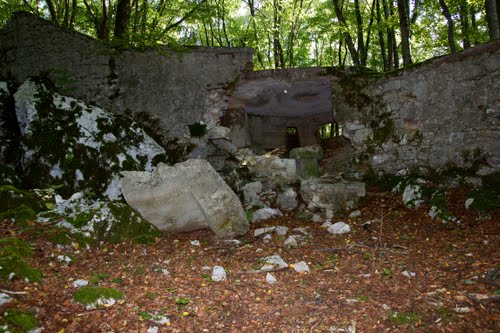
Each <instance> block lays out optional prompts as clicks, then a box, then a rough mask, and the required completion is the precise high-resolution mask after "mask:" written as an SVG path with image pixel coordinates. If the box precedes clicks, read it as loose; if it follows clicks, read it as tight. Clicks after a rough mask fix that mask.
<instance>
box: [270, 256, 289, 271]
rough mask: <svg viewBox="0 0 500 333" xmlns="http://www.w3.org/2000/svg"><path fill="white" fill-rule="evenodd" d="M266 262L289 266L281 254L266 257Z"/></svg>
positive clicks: (279, 266) (281, 266)
mask: <svg viewBox="0 0 500 333" xmlns="http://www.w3.org/2000/svg"><path fill="white" fill-rule="evenodd" d="M264 263H266V264H269V265H275V266H278V268H284V267H288V264H287V263H286V262H285V261H284V260H283V258H281V257H280V256H279V255H277V254H274V255H272V256H268V257H266V258H264Z"/></svg>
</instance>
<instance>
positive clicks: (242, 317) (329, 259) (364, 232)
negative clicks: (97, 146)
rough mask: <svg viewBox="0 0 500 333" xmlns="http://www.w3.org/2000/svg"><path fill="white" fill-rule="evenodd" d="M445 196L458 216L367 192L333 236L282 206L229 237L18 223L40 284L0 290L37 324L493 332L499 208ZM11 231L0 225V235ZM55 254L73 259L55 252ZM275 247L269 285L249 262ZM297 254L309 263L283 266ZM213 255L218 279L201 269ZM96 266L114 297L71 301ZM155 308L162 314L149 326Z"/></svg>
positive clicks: (497, 310)
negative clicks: (65, 233) (106, 232)
mask: <svg viewBox="0 0 500 333" xmlns="http://www.w3.org/2000/svg"><path fill="white" fill-rule="evenodd" d="M447 197H448V198H449V203H450V208H451V209H450V211H451V212H453V213H454V215H455V216H457V217H459V218H460V220H461V221H462V223H460V224H442V223H440V222H437V221H432V220H431V219H430V217H429V216H428V211H429V207H428V206H425V205H424V206H422V207H421V208H419V209H408V208H405V207H404V205H403V204H402V202H401V198H400V196H398V195H396V194H392V193H378V192H369V193H368V194H367V198H366V205H365V206H364V208H362V209H361V211H362V215H361V217H358V218H354V219H350V218H347V217H345V218H334V220H333V222H337V221H344V222H346V223H348V224H349V225H350V226H351V229H352V231H351V232H350V233H348V234H343V235H332V234H329V233H328V232H327V231H326V229H325V228H322V227H321V222H320V223H313V222H310V221H309V222H308V221H300V220H295V219H293V218H292V217H290V216H292V215H290V216H284V217H281V218H277V219H270V220H266V221H263V222H259V223H258V224H253V225H251V230H250V232H249V233H248V234H247V235H246V236H245V237H243V238H241V239H239V240H240V241H241V243H239V244H236V243H235V242H227V241H223V240H218V239H216V238H214V237H213V236H212V234H211V232H209V231H198V232H192V233H186V234H175V235H165V236H163V237H161V238H160V239H158V241H157V242H156V243H155V244H153V245H149V246H146V245H137V244H117V245H112V244H102V245H101V246H100V247H99V248H93V249H90V250H83V249H81V248H78V249H76V248H75V247H66V248H61V247H57V246H56V245H53V244H51V243H49V242H47V239H46V238H45V237H44V233H40V232H31V233H23V234H19V235H18V237H20V238H23V239H26V240H29V241H30V242H31V243H32V244H34V247H35V256H34V257H33V258H30V259H29V263H30V264H31V265H32V266H34V267H35V268H37V269H39V270H40V271H41V272H42V274H43V279H42V282H41V283H39V284H32V283H31V284H28V283H24V282H23V281H19V280H16V281H12V282H9V283H5V282H0V289H3V290H7V291H9V292H11V294H12V295H11V296H12V297H14V298H15V299H16V306H17V307H18V308H22V309H26V310H29V311H34V310H36V311H37V313H38V315H37V318H38V320H39V323H40V326H41V327H43V332H56V333H57V332H59V333H62V332H66V333H69V332H80V333H83V332H141V333H142V332H144V333H145V332H147V330H148V328H151V330H150V332H154V327H155V326H156V327H158V328H159V329H158V332H363V333H364V332H500V306H499V304H500V303H499V297H500V295H499V292H500V291H499V290H500V286H499V282H500V281H499V280H498V275H499V273H498V271H499V270H500V261H499V259H500V255H499V252H500V251H499V249H500V247H499V244H500V232H499V231H500V225H499V222H500V214H498V212H496V213H489V217H491V218H489V217H488V214H485V213H477V212H471V211H468V210H465V209H464V201H465V199H466V198H465V197H464V194H463V193H461V192H459V191H455V192H450V193H447ZM369 220H375V221H374V222H373V223H371V224H370V225H369V226H368V227H366V226H365V227H363V223H364V222H366V221H369ZM279 225H280V226H286V227H288V228H289V231H288V234H287V236H277V235H276V234H273V237H272V239H271V240H270V241H269V242H264V240H263V239H262V237H259V238H254V237H253V230H254V229H256V228H261V227H264V226H279ZM295 228H302V229H299V230H294V229H295ZM15 233H16V230H15V227H14V226H12V225H9V226H3V227H2V230H1V235H2V237H7V236H9V235H12V234H15ZM289 235H299V236H301V239H299V241H298V246H297V247H295V248H290V249H288V248H287V247H285V246H284V244H283V243H284V240H285V239H286V238H287V237H288V236H289ZM194 240H198V241H199V242H200V245H199V246H196V245H193V244H192V243H191V242H192V241H194ZM62 254H63V255H70V256H72V257H73V258H74V261H73V262H71V263H70V264H64V263H61V262H59V261H58V260H56V257H57V256H58V255H62ZM274 254H278V255H280V256H281V257H282V258H283V259H284V260H285V261H286V262H287V263H288V264H291V265H292V266H289V267H286V268H283V269H279V270H276V271H273V272H271V274H272V275H273V276H274V277H275V278H276V279H277V282H276V283H275V284H272V285H271V284H269V283H267V282H266V273H262V272H256V270H258V269H260V268H261V267H262V266H263V264H264V263H263V258H265V257H267V256H270V255H274ZM300 261H304V262H306V263H307V264H308V266H309V268H310V271H309V272H306V273H297V272H296V271H295V270H294V268H293V264H295V263H297V262H300ZM215 265H219V266H223V267H224V269H225V271H226V273H227V278H226V280H225V281H222V282H214V281H212V280H211V279H210V276H211V274H212V270H211V269H212V267H213V266H215ZM162 269H166V270H168V272H169V273H167V272H166V271H164V270H163V271H162ZM495 270H496V271H495ZM403 272H406V273H405V274H406V275H404V274H403ZM413 273H414V276H412V275H413ZM494 273H496V274H494ZM96 275H98V276H100V278H99V279H98V280H99V284H100V285H101V286H108V287H113V288H116V289H117V290H120V291H122V292H124V294H125V298H124V299H122V300H120V301H118V302H117V304H115V305H113V306H109V307H102V308H99V309H94V310H91V309H89V310H87V309H86V308H85V307H84V306H82V305H80V304H78V303H76V302H74V301H73V295H74V293H75V291H76V289H77V288H75V287H73V282H74V281H75V280H77V279H87V280H89V279H91V278H92V277H93V276H96ZM494 275H496V276H494ZM495 279H497V280H495ZM15 292H17V293H15ZM6 306H7V305H4V306H3V307H6ZM0 310H1V309H0ZM154 313H157V314H162V315H166V316H167V317H168V318H169V322H168V323H166V324H162V325H159V324H155V323H154V322H152V321H151V319H150V318H149V317H151V314H154ZM148 314H149V315H148Z"/></svg>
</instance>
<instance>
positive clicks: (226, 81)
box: [0, 13, 253, 138]
mask: <svg viewBox="0 0 500 333" xmlns="http://www.w3.org/2000/svg"><path fill="white" fill-rule="evenodd" d="M252 56H253V50H252V49H241V48H239V49H233V48H231V49H229V48H194V49H187V50H183V51H181V52H175V51H172V50H167V49H163V50H146V51H144V52H139V51H130V50H126V51H123V50H117V49H111V48H109V47H108V46H107V45H105V44H104V43H102V42H99V41H96V40H94V39H92V38H89V37H87V36H85V35H82V34H79V33H76V32H71V31H66V30H63V29H61V28H59V27H57V26H54V25H53V24H51V23H49V22H47V21H44V20H42V19H40V18H37V17H35V16H33V15H30V14H28V13H18V14H16V15H15V16H14V17H13V19H12V20H11V21H10V22H9V23H8V25H7V26H6V27H5V28H4V29H3V30H1V31H0V77H1V78H4V79H13V80H15V81H16V82H18V83H22V82H23V81H24V80H25V79H26V78H27V77H28V76H32V75H40V74H48V75H49V76H50V77H52V78H53V79H54V80H55V82H56V84H57V86H58V87H59V88H60V89H61V90H62V91H63V92H65V93H66V94H68V95H71V96H74V97H77V98H80V99H82V100H84V101H85V102H87V103H94V104H97V105H99V106H102V107H103V108H105V109H107V110H110V111H113V112H118V113H119V112H125V111H127V110H130V111H132V112H147V113H149V114H152V115H154V116H157V117H158V118H159V119H160V121H161V128H162V129H163V131H164V133H163V134H164V135H165V136H166V137H167V138H174V137H177V138H183V137H185V136H186V135H187V134H188V129H187V125H190V124H193V123H195V122H199V121H204V122H205V123H208V124H209V125H214V124H215V123H216V122H217V121H218V120H219V111H220V110H221V109H223V108H224V105H225V104H224V103H225V100H224V98H225V97H224V95H225V94H224V92H225V91H226V90H227V89H228V87H230V86H231V85H232V84H233V83H234V82H235V81H236V80H237V78H238V76H239V75H240V74H241V73H242V71H244V70H245V69H249V68H251V62H252Z"/></svg>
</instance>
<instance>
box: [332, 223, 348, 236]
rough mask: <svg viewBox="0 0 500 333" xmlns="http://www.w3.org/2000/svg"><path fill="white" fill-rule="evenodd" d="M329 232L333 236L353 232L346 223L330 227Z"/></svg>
mask: <svg viewBox="0 0 500 333" xmlns="http://www.w3.org/2000/svg"><path fill="white" fill-rule="evenodd" d="M327 231H328V232H329V233H331V234H334V235H336V234H346V233H348V232H350V231H351V227H350V226H349V225H348V224H346V223H345V222H337V223H334V224H332V225H331V226H329V227H328V229H327Z"/></svg>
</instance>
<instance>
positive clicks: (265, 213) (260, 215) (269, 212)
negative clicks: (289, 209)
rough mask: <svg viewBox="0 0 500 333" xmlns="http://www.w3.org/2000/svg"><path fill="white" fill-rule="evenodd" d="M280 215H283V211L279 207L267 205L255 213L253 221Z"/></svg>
mask: <svg viewBox="0 0 500 333" xmlns="http://www.w3.org/2000/svg"><path fill="white" fill-rule="evenodd" d="M279 216H283V213H282V212H281V211H280V210H279V209H276V208H269V207H265V208H261V209H258V210H256V211H255V212H254V213H253V215H252V222H257V221H260V220H266V219H270V218H273V217H279Z"/></svg>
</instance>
